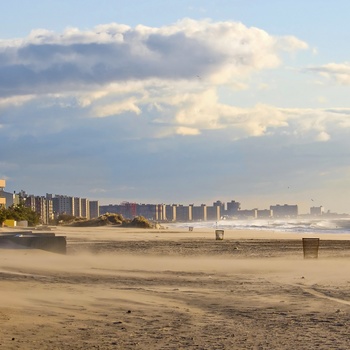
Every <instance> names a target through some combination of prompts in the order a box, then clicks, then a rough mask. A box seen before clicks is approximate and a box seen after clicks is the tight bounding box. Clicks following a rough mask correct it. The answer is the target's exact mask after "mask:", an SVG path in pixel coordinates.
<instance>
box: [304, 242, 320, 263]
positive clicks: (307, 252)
mask: <svg viewBox="0 0 350 350" xmlns="http://www.w3.org/2000/svg"><path fill="white" fill-rule="evenodd" d="M319 245H320V239H319V238H303V252H304V259H317V258H318V247H319Z"/></svg>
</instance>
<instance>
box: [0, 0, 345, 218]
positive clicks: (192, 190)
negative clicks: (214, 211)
mask: <svg viewBox="0 0 350 350" xmlns="http://www.w3.org/2000/svg"><path fill="white" fill-rule="evenodd" d="M0 4H1V5H2V6H1V12H0V140H1V145H2V146H1V152H0V178H5V179H6V180H7V187H6V190H7V191H14V190H15V191H19V190H21V189H23V190H25V191H27V192H28V193H30V194H35V195H45V193H47V192H48V193H53V194H67V195H73V196H80V197H87V198H90V199H99V200H100V202H101V204H108V203H113V204H117V203H120V202H121V201H124V200H127V201H136V202H138V203H157V202H158V203H162V202H164V203H167V204H171V203H183V204H190V203H194V204H197V205H199V204H201V203H206V204H210V203H212V202H213V201H216V200H218V199H220V200H222V201H230V200H236V201H239V202H241V203H242V209H252V208H255V207H257V208H259V209H266V208H268V207H269V206H270V205H271V204H273V205H274V204H285V203H288V204H298V205H299V206H300V208H301V212H308V210H309V207H310V206H319V205H323V206H324V207H325V209H326V210H331V211H332V212H340V213H343V212H347V213H349V212H350V138H349V135H350V102H349V101H350V100H349V96H350V94H349V93H350V89H349V88H350V49H349V40H350V34H349V33H350V21H349V20H348V16H349V13H350V1H348V0H343V1H342V0H337V1H334V0H333V1H331V0H307V1H305V0H293V1H290V0H284V1H281V0H215V1H214V0H212V1H210V0H200V1H199V0H198V1H190V0H189V1H184V0H176V1H172V0H169V1H164V0H148V1H140V0H127V1H124V0H114V1H113V0H98V1H97V0H96V1H95V0H89V1H86V0H84V1H83V0H70V1H56V0H45V1H42V0H40V1H39V0H12V1H5V0H0Z"/></svg>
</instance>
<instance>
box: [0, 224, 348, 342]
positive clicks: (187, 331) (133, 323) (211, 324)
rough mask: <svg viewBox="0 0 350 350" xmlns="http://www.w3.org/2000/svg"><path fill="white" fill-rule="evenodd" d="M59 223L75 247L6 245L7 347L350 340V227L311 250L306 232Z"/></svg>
mask: <svg viewBox="0 0 350 350" xmlns="http://www.w3.org/2000/svg"><path fill="white" fill-rule="evenodd" d="M53 231H54V232H55V233H56V234H57V235H65V236H66V237H67V243H68V244H67V255H60V254H53V253H49V252H45V251H39V250H26V249H24V250H6V249H3V250H0V273H1V279H2V281H1V289H0V320H1V331H0V334H1V337H0V339H1V347H3V348H4V349H18V348H20V349H42V348H46V349H94V348H96V349H291V348H294V349H312V348H321V349H329V348H334V349H347V348H349V346H350V343H349V337H348V325H349V321H350V319H349V311H350V294H349V286H350V272H349V271H350V259H349V257H350V251H349V245H348V240H349V237H348V235H339V236H337V235H332V236H331V237H328V235H327V236H326V235H325V236H321V240H322V241H327V240H328V239H332V241H329V244H328V243H327V242H325V243H324V244H323V245H320V250H319V258H318V259H312V260H307V259H303V252H302V244H301V238H302V237H305V236H307V235H300V234H281V233H275V232H261V231H227V232H226V231H225V235H224V240H222V241H217V240H215V234H214V230H205V229H202V230H194V231H193V232H188V231H187V230H175V229H170V228H169V229H164V230H142V229H121V228H112V227H105V228H62V227H57V228H55V229H54V230H53ZM326 243H327V244H326ZM327 245H328V246H329V247H327Z"/></svg>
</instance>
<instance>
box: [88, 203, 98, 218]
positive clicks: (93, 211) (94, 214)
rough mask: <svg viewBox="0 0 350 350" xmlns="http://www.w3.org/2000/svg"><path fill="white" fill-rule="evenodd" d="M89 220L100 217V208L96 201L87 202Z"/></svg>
mask: <svg viewBox="0 0 350 350" xmlns="http://www.w3.org/2000/svg"><path fill="white" fill-rule="evenodd" d="M89 212H90V219H94V218H98V217H99V216H100V208H99V204H98V201H89Z"/></svg>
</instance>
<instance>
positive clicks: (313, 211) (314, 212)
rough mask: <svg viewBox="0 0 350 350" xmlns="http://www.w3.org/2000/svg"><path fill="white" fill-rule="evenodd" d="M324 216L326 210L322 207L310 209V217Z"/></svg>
mask: <svg viewBox="0 0 350 350" xmlns="http://www.w3.org/2000/svg"><path fill="white" fill-rule="evenodd" d="M323 214H324V208H323V207H322V206H320V207H311V208H310V215H312V216H320V215H323Z"/></svg>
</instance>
